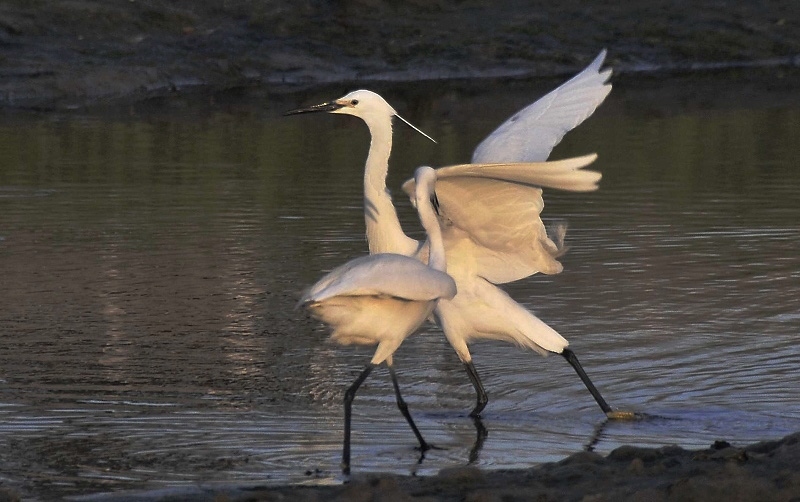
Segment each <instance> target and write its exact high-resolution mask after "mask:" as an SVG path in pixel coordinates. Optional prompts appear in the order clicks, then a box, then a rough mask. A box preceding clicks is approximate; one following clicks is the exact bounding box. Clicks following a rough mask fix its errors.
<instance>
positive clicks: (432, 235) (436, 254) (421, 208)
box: [417, 199, 447, 272]
mask: <svg viewBox="0 0 800 502" xmlns="http://www.w3.org/2000/svg"><path fill="white" fill-rule="evenodd" d="M417 212H418V213H419V221H420V223H422V227H423V228H424V229H425V232H426V233H427V234H428V246H429V255H428V266H429V267H431V268H432V269H434V270H439V271H441V272H447V260H446V258H445V253H444V240H443V239H442V229H441V227H440V226H439V219H438V218H437V217H436V213H435V212H434V210H433V206H432V205H431V203H430V201H429V200H427V199H426V200H424V201H421V200H417Z"/></svg>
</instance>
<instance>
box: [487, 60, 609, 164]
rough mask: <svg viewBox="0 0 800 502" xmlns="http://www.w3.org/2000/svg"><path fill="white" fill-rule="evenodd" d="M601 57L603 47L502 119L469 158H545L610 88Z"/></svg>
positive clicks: (600, 101)
mask: <svg viewBox="0 0 800 502" xmlns="http://www.w3.org/2000/svg"><path fill="white" fill-rule="evenodd" d="M605 57H606V51H605V50H603V51H602V52H601V53H600V55H598V56H597V57H596V58H595V60H594V61H592V62H591V64H589V66H587V67H586V68H585V69H584V70H583V71H582V72H580V73H578V74H577V75H575V76H574V77H573V78H571V79H570V80H568V81H567V82H565V83H564V84H563V85H561V86H560V87H558V88H556V89H555V90H553V91H551V92H550V93H549V94H547V95H545V96H544V97H542V98H541V99H539V100H538V101H536V102H535V103H533V104H531V105H528V106H527V107H525V108H523V109H522V110H520V111H518V112H517V113H515V114H514V115H513V116H512V117H511V118H509V119H508V120H506V121H505V122H504V123H503V124H501V125H500V127H498V128H497V129H495V131H494V132H492V133H491V134H490V135H489V136H487V137H486V139H484V140H483V141H482V142H481V143H480V144H479V145H478V147H477V148H476V149H475V152H474V153H473V154H472V162H473V163H476V164H478V163H486V162H540V161H543V160H547V157H548V156H549V155H550V152H551V151H552V150H553V147H555V146H556V145H557V144H558V143H559V142H560V141H561V139H562V138H563V137H564V135H565V134H566V133H567V132H569V131H570V130H572V129H574V128H575V127H577V126H578V125H579V124H580V123H581V122H583V121H584V120H586V119H587V118H588V117H589V116H590V115H591V114H592V113H594V111H595V109H596V108H597V107H598V106H599V105H600V103H602V102H603V100H604V99H605V98H606V96H607V95H608V93H609V92H611V84H606V81H607V80H608V78H609V76H610V75H611V70H605V71H602V72H601V71H600V66H602V64H603V61H604V60H605Z"/></svg>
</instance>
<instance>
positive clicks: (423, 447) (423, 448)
mask: <svg viewBox="0 0 800 502" xmlns="http://www.w3.org/2000/svg"><path fill="white" fill-rule="evenodd" d="M414 449H415V450H417V451H418V452H420V453H425V452H426V451H430V450H446V449H447V448H440V447H438V446H436V445H435V444H430V443H425V444H424V445H420V446H415V447H414Z"/></svg>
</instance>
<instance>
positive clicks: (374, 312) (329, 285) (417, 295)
mask: <svg viewBox="0 0 800 502" xmlns="http://www.w3.org/2000/svg"><path fill="white" fill-rule="evenodd" d="M415 180H416V185H415V192H414V198H415V205H416V207H417V212H418V213H419V218H420V222H421V223H422V226H423V227H424V228H425V230H426V232H428V243H429V245H430V260H429V263H428V265H425V264H424V263H422V262H420V261H419V260H416V259H414V258H410V257H408V256H403V255H398V254H391V253H381V254H373V255H370V256H362V257H361V258H356V259H354V260H351V261H349V262H347V263H345V264H344V265H342V266H340V267H337V268H336V269H334V270H332V271H331V272H329V273H328V274H327V275H325V277H323V278H322V279H320V280H319V281H318V282H317V283H316V284H314V285H313V286H311V287H310V288H309V289H308V290H307V291H306V292H305V293H304V294H303V296H302V298H301V299H300V301H299V302H298V305H299V306H303V307H304V308H306V309H307V310H308V311H309V312H310V313H311V315H313V316H314V317H315V318H317V319H319V320H320V321H322V322H323V323H325V324H326V325H327V326H328V327H330V329H331V338H332V339H333V340H334V341H335V342H338V343H340V344H343V345H349V344H360V345H376V344H377V345H378V347H377V349H376V350H375V354H374V355H373V357H372V360H371V361H370V364H369V365H368V366H367V367H366V369H365V370H364V371H363V372H362V373H361V375H360V376H359V378H358V379H356V381H355V382H354V383H353V385H352V386H351V387H350V388H349V389H348V391H347V393H346V394H345V439H344V447H343V452H342V466H343V471H344V473H345V474H348V473H349V471H350V416H351V406H352V402H353V398H354V397H355V393H356V391H357V390H358V387H359V386H360V385H361V383H362V382H363V381H364V380H365V379H366V378H367V376H368V375H369V373H370V372H371V371H372V369H373V368H374V367H375V366H376V365H378V364H381V363H383V362H384V361H385V362H386V364H387V366H388V367H389V371H390V374H391V377H392V383H393V384H394V388H395V394H396V397H397V404H398V406H399V407H400V411H401V412H402V413H403V416H404V417H405V418H406V420H407V421H408V424H409V425H410V426H411V429H412V431H413V432H414V434H415V435H416V436H417V439H418V440H419V443H420V449H422V450H423V451H424V450H427V449H428V448H429V446H428V445H427V443H426V442H425V440H424V439H423V438H422V435H421V434H420V432H419V429H417V426H416V425H415V424H414V421H413V420H412V418H411V415H410V414H409V412H408V407H407V406H406V404H405V402H404V401H403V398H402V396H401V394H400V387H399V385H398V383H397V376H396V375H395V372H394V368H393V362H392V354H394V352H395V350H397V348H398V347H399V346H400V344H401V343H403V340H405V339H406V338H407V337H408V336H409V335H411V334H412V333H414V332H415V331H416V330H417V329H418V328H419V327H420V325H421V324H422V323H423V322H424V321H425V319H427V318H428V317H429V316H430V315H431V312H432V311H433V309H434V307H435V306H436V302H437V301H439V300H440V299H449V298H453V297H454V296H455V294H456V284H455V281H453V279H452V278H451V277H450V276H449V275H447V273H446V272H445V269H446V262H445V254H444V244H443V243H442V236H441V231H440V229H439V224H438V222H437V219H436V214H435V211H434V208H433V205H432V202H433V200H434V199H435V195H434V192H433V190H434V185H435V183H436V173H435V171H434V170H433V169H431V168H430V167H420V168H419V169H417V172H416V175H415Z"/></svg>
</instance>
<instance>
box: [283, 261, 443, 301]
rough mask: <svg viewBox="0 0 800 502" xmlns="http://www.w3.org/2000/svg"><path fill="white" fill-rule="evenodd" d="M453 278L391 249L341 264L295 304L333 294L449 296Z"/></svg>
mask: <svg viewBox="0 0 800 502" xmlns="http://www.w3.org/2000/svg"><path fill="white" fill-rule="evenodd" d="M455 294H456V286H455V282H454V281H453V279H452V278H451V277H450V276H449V275H447V274H446V273H444V272H440V271H438V270H434V269H432V268H430V267H428V266H427V265H425V264H424V263H422V262H420V261H418V260H415V259H413V258H409V257H408V256H402V255H397V254H391V253H381V254H374V255H369V256H362V257H360V258H356V259H354V260H351V261H349V262H347V263H345V264H344V265H341V266H339V267H337V268H335V269H333V270H332V271H331V272H329V273H328V274H327V275H325V277H323V278H322V279H320V280H319V281H318V282H317V283H316V284H314V285H313V286H311V287H310V288H309V289H308V290H307V291H306V292H305V293H304V294H303V296H302V298H301V299H300V301H299V302H298V305H303V304H306V303H309V302H321V301H325V300H327V299H329V298H333V297H335V296H391V297H395V298H401V299H404V300H412V301H428V300H435V299H437V298H452V297H453V296H455Z"/></svg>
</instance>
